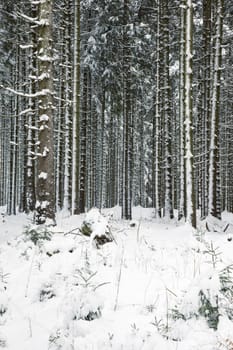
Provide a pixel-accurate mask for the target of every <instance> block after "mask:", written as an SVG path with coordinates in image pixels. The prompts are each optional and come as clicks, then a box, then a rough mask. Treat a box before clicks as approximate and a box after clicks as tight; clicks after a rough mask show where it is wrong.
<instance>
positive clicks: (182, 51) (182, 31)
mask: <svg viewBox="0 0 233 350" xmlns="http://www.w3.org/2000/svg"><path fill="white" fill-rule="evenodd" d="M184 2H185V0H183V1H182V4H181V13H180V16H181V18H180V72H179V119H180V123H179V125H180V135H179V137H180V154H179V156H180V164H179V165H180V186H179V188H180V194H179V199H180V201H179V219H181V218H182V217H183V216H185V211H186V208H185V202H186V201H185V167H184V109H185V105H184V70H185V67H184V60H185V28H184V26H185V4H184Z"/></svg>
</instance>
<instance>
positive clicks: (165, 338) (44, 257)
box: [0, 208, 233, 350]
mask: <svg viewBox="0 0 233 350" xmlns="http://www.w3.org/2000/svg"><path fill="white" fill-rule="evenodd" d="M133 214H134V215H133V216H134V218H135V219H134V220H133V221H132V222H126V221H121V220H120V210H119V208H115V209H112V210H111V211H110V210H109V211H106V212H104V215H105V217H104V218H103V216H101V215H99V214H98V213H97V212H96V211H92V212H91V213H90V214H89V219H90V218H92V219H93V225H94V226H93V227H94V230H98V234H101V229H103V230H104V227H106V223H107V222H108V225H109V227H110V230H111V234H112V235H113V236H114V240H113V241H112V242H111V243H106V244H104V245H103V246H100V247H99V248H96V245H95V244H94V237H93V235H92V236H91V237H87V236H84V235H82V234H80V232H79V231H78V229H77V228H79V227H81V224H82V222H83V220H84V218H85V216H84V215H83V216H73V217H69V216H68V215H66V214H65V213H60V214H59V216H58V220H57V223H58V225H57V226H56V227H55V228H53V229H52V230H53V231H54V234H53V236H52V239H51V240H39V241H36V244H34V243H33V242H32V241H31V240H29V237H28V236H27V235H25V234H24V233H23V231H25V225H28V224H29V223H30V220H29V218H28V217H27V216H25V215H22V214H19V215H17V216H12V217H4V218H2V219H1V221H0V242H1V244H0V348H1V347H2V348H4V347H5V348H6V349H10V350H47V349H51V350H57V349H61V350H72V349H76V350H108V349H114V350H139V349H140V350H141V349H142V350H155V349H159V350H165V349H166V350H177V349H179V350H194V349H196V350H197V349H202V350H215V349H216V350H217V349H227V350H232V349H233V322H232V318H233V283H232V280H233V278H232V276H231V272H232V270H233V267H232V266H230V265H231V264H233V257H232V256H233V254H232V252H233V241H232V240H231V237H230V236H229V230H230V228H229V230H228V233H221V234H220V233H213V232H209V233H205V232H204V229H203V230H199V231H197V232H193V231H192V229H191V227H190V226H188V225H185V224H180V223H176V222H175V221H173V222H167V223H164V222H163V221H161V220H160V221H158V220H156V219H155V218H154V217H153V211H152V210H150V209H141V208H135V209H134V213H133ZM225 219H226V220H227V221H230V222H232V223H233V217H232V216H230V215H229V214H225ZM72 230H73V231H72ZM230 233H231V232H230ZM232 233H233V232H232ZM227 266H229V267H228V269H227V268H226V267H227ZM231 307H232V310H231Z"/></svg>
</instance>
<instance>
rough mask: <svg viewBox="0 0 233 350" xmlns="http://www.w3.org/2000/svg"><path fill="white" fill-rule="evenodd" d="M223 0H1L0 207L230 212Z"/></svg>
mask: <svg viewBox="0 0 233 350" xmlns="http://www.w3.org/2000/svg"><path fill="white" fill-rule="evenodd" d="M232 25H233V4H232V1H231V0H225V3H223V0H203V1H200V0H197V1H193V2H192V0H85V1H81V0H31V1H29V0H27V1H19V0H14V1H13V0H4V1H2V2H1V5H0V52H1V54H0V87H1V88H0V93H1V95H0V99H1V103H0V115H1V118H0V205H1V206H5V205H6V206H7V213H8V214H16V213H17V212H18V211H20V212H26V213H29V212H34V213H35V221H36V222H37V223H38V224H40V223H44V222H45V221H46V220H47V219H52V220H53V221H54V220H55V213H56V212H57V211H59V210H61V209H64V210H66V211H67V210H68V211H70V212H71V213H72V214H76V213H83V212H85V210H88V209H90V208H92V207H97V208H100V209H101V208H111V207H113V206H116V205H120V206H121V207H122V218H124V219H131V218H132V206H139V205H140V206H142V207H152V208H154V209H155V215H156V216H160V217H169V218H173V217H174V212H175V213H177V212H178V217H179V218H183V217H184V218H185V219H186V220H187V221H189V222H190V223H192V225H193V226H194V227H195V226H196V219H197V218H206V217H207V216H208V215H213V216H214V217H216V218H219V219H221V214H222V212H223V211H225V210H227V211H230V212H233V181H232V171H233V137H232V126H233V85H232V81H233V55H232V48H233V33H232V28H233V27H232Z"/></svg>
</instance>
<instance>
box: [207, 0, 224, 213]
mask: <svg viewBox="0 0 233 350" xmlns="http://www.w3.org/2000/svg"><path fill="white" fill-rule="evenodd" d="M215 1H216V10H217V14H216V32H215V37H216V39H215V43H214V44H215V47H214V67H213V69H214V73H213V87H212V105H211V133H210V156H209V208H208V209H209V210H208V212H209V214H211V215H213V216H214V217H216V218H218V219H221V198H220V159H219V111H220V90H221V81H220V79H221V60H222V47H221V45H222V27H223V0H215Z"/></svg>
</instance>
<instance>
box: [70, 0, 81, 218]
mask: <svg viewBox="0 0 233 350" xmlns="http://www.w3.org/2000/svg"><path fill="white" fill-rule="evenodd" d="M73 72H74V73H73V74H74V87H73V94H74V97H73V136H72V146H73V148H72V194H71V195H72V199H71V212H72V214H77V213H78V208H79V198H78V195H79V121H80V0H75V2H74V71H73Z"/></svg>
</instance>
